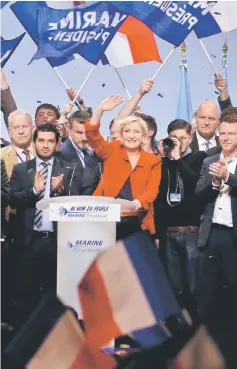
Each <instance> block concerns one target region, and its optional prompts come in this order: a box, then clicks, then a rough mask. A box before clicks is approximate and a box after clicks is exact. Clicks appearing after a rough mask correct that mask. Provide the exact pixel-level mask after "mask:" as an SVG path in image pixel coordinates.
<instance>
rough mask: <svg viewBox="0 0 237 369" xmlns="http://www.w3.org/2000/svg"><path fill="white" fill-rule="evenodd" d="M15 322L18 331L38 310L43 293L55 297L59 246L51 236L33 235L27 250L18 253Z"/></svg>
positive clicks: (52, 235)
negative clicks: (49, 293) (32, 313)
mask: <svg viewBox="0 0 237 369" xmlns="http://www.w3.org/2000/svg"><path fill="white" fill-rule="evenodd" d="M15 256H16V281H15V286H16V299H15V300H16V302H15V304H16V314H15V317H16V321H15V326H16V327H17V328H18V327H20V326H21V325H22V324H24V323H25V321H26V320H27V319H28V317H29V314H30V313H31V312H32V311H33V310H34V309H35V308H36V306H37V305H38V303H39V301H40V298H41V296H42V294H43V293H47V292H52V293H55V294H56V280H57V244H56V237H55V235H54V234H53V233H52V234H51V235H50V236H49V237H48V238H42V237H40V235H38V234H36V233H34V234H33V236H32V241H31V244H30V245H29V247H28V248H27V249H19V251H17V252H16V255H15Z"/></svg>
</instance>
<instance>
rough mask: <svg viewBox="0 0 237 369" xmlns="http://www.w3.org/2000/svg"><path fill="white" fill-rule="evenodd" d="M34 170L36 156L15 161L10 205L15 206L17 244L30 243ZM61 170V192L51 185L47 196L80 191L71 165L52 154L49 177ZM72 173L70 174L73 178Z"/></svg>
mask: <svg viewBox="0 0 237 369" xmlns="http://www.w3.org/2000/svg"><path fill="white" fill-rule="evenodd" d="M35 173H36V159H33V160H29V161H27V162H25V163H20V164H17V165H15V167H14V168H13V172H12V177H11V181H10V206H11V207H13V208H16V216H15V217H14V220H15V221H14V224H11V227H12V228H13V230H14V234H13V238H14V240H15V242H17V243H18V242H19V243H20V246H22V247H26V246H28V245H29V244H30V240H31V236H32V231H33V227H34V217H35V210H36V203H37V201H38V196H37V195H35V194H34V192H33V186H34V178H35ZM62 173H63V174H64V179H63V187H64V190H63V191H62V192H60V193H58V192H54V191H52V189H51V193H50V197H54V196H68V195H69V192H70V195H71V196H76V195H79V194H80V179H79V178H78V177H77V176H76V171H75V170H74V167H73V166H72V165H71V164H69V163H67V162H65V161H64V160H62V159H58V158H55V159H54V163H53V168H52V174H51V177H55V176H58V175H60V174H62ZM72 177H73V178H72Z"/></svg>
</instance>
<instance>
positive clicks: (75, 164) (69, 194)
mask: <svg viewBox="0 0 237 369" xmlns="http://www.w3.org/2000/svg"><path fill="white" fill-rule="evenodd" d="M76 166H77V163H74V166H73V171H72V175H71V179H70V183H69V187H68V196H71V185H72V180H73V177H74V173H75V169H76Z"/></svg>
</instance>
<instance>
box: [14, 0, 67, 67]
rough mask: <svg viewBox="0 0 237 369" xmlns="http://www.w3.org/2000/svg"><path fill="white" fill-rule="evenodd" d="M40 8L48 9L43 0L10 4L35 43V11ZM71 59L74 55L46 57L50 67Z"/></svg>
mask: <svg viewBox="0 0 237 369" xmlns="http://www.w3.org/2000/svg"><path fill="white" fill-rule="evenodd" d="M40 8H46V9H49V8H48V6H47V4H46V2H45V1H17V2H16V3H14V4H12V5H11V9H12V11H13V13H14V14H15V16H16V17H17V18H18V20H19V21H20V23H21V24H22V26H23V27H24V28H25V29H26V31H27V32H28V34H29V35H30V37H31V38H32V40H33V41H34V42H35V44H36V45H38V32H37V11H38V9H40ZM73 59H74V57H73V56H72V55H71V56H69V57H64V56H62V57H61V56H60V57H57V58H47V60H48V62H49V63H50V65H51V66H52V67H57V66H59V65H62V64H65V63H68V62H69V61H71V60H73Z"/></svg>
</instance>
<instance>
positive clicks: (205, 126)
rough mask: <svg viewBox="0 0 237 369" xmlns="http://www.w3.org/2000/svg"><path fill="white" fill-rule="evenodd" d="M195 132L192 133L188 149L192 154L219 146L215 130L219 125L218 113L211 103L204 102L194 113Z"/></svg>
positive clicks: (215, 106)
mask: <svg viewBox="0 0 237 369" xmlns="http://www.w3.org/2000/svg"><path fill="white" fill-rule="evenodd" d="M195 123H196V131H195V132H194V133H193V136H192V141H191V144H190V148H191V149H192V152H197V151H206V152H207V151H208V150H209V149H211V148H212V147H215V146H218V145H219V139H218V136H217V135H216V130H217V127H218V123H219V111H218V107H217V105H216V104H215V103H214V102H212V101H204V102H203V103H202V104H200V105H199V107H198V109H197V111H196V113H195Z"/></svg>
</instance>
